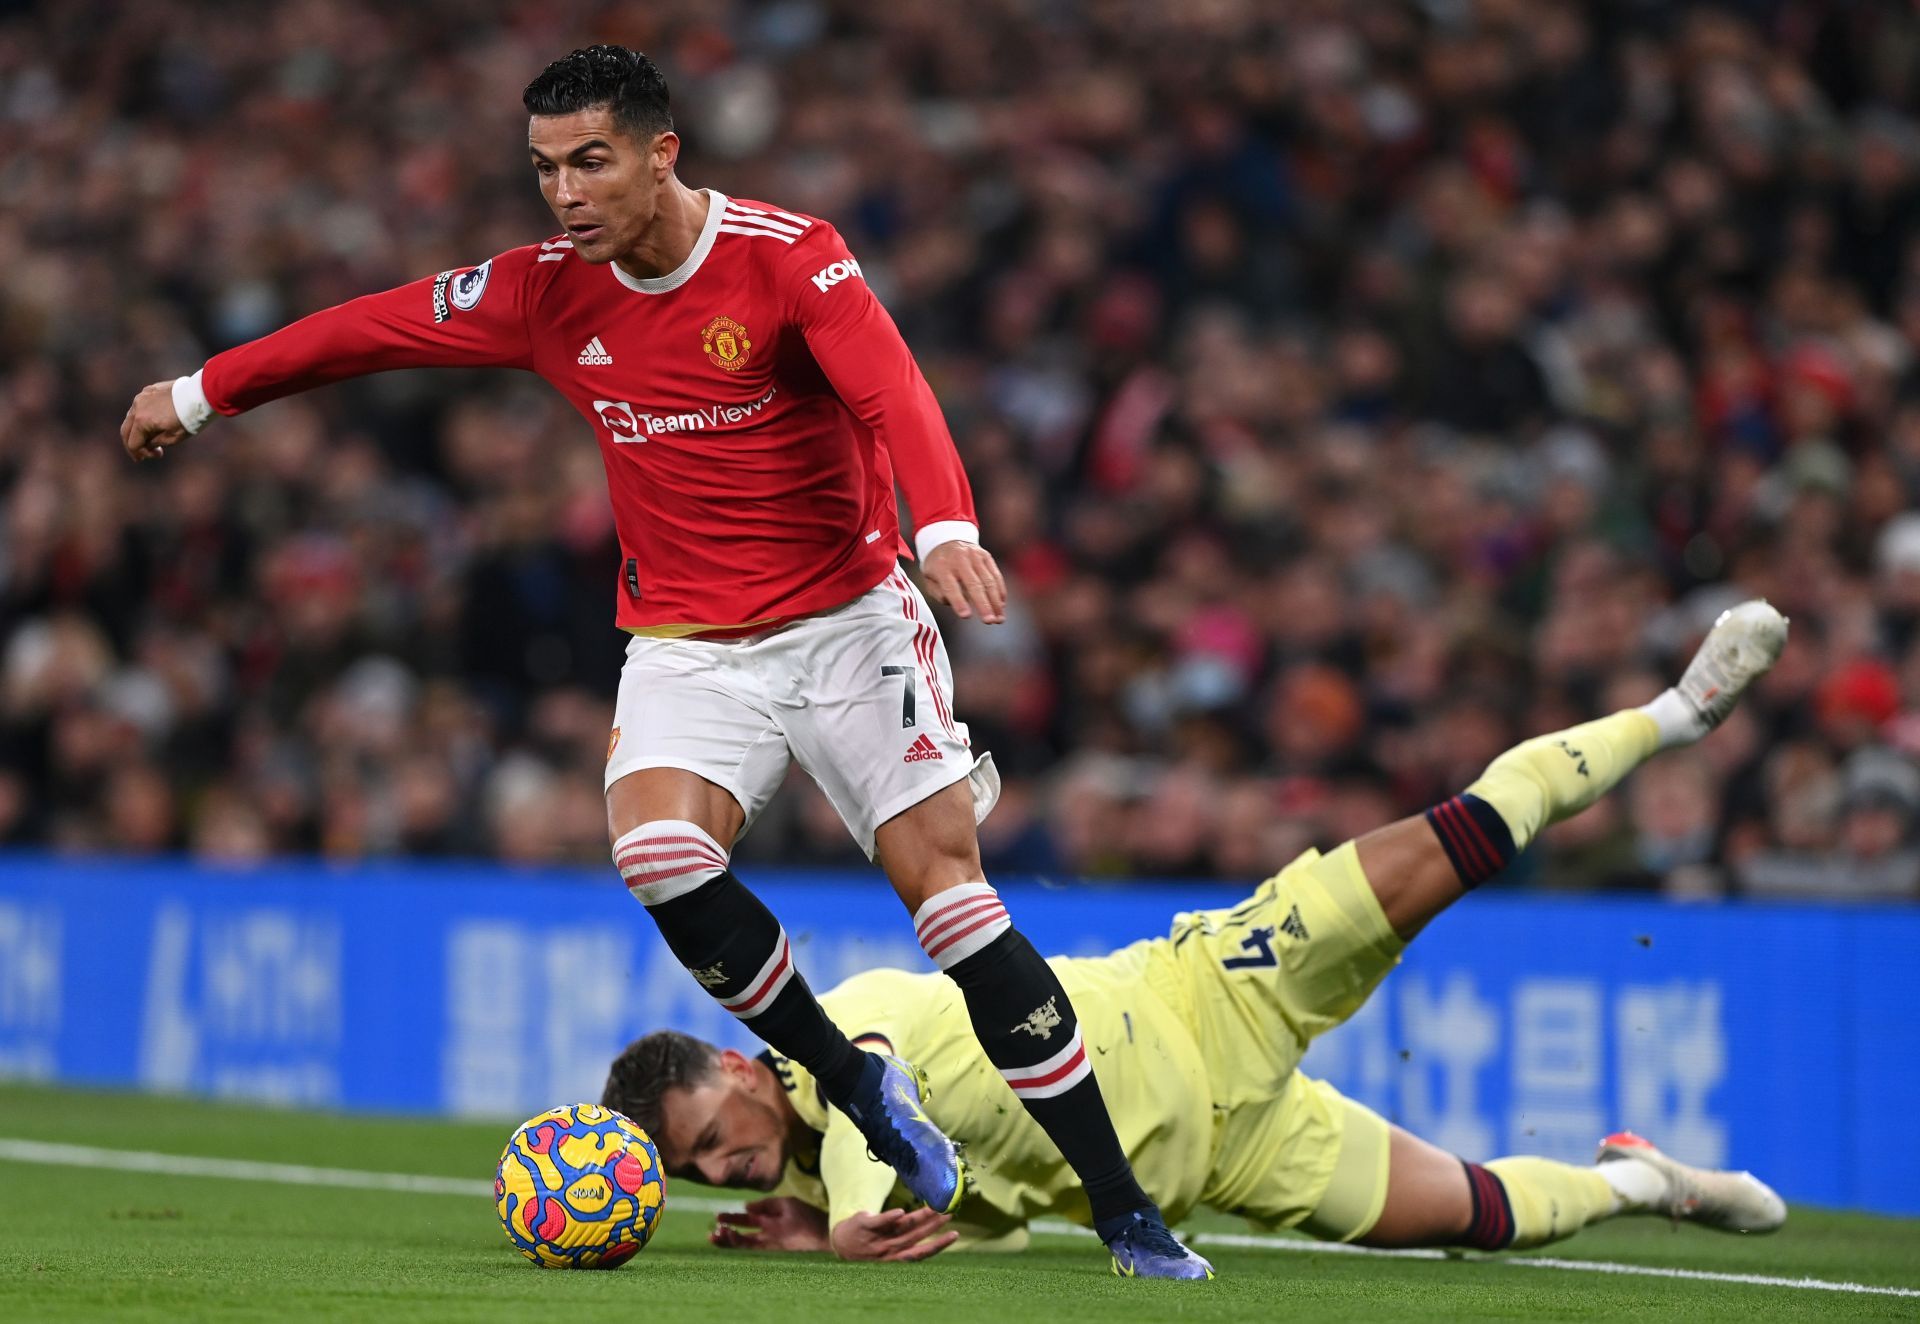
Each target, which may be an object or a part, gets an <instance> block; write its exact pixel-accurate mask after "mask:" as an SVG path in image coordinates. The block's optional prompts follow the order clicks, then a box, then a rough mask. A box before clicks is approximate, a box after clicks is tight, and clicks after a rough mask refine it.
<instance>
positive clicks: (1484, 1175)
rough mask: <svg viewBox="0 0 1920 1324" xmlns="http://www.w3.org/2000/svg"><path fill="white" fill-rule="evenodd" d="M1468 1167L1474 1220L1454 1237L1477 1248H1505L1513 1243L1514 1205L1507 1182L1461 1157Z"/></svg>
mask: <svg viewBox="0 0 1920 1324" xmlns="http://www.w3.org/2000/svg"><path fill="white" fill-rule="evenodd" d="M1460 1166H1461V1167H1463V1168H1465V1169H1466V1170H1467V1189H1468V1191H1469V1192H1471V1194H1472V1195H1473V1221H1472V1222H1471V1223H1469V1224H1467V1230H1466V1232H1465V1233H1463V1234H1462V1235H1461V1236H1459V1237H1457V1238H1456V1239H1455V1240H1454V1243H1453V1244H1454V1245H1456V1246H1471V1247H1472V1248H1473V1249H1475V1250H1505V1249H1506V1248H1507V1247H1508V1246H1510V1245H1512V1244H1513V1205H1512V1203H1511V1202H1509V1201H1508V1199H1507V1188H1506V1184H1505V1183H1504V1182H1502V1181H1501V1180H1500V1179H1499V1178H1498V1177H1496V1176H1494V1175H1493V1173H1491V1172H1489V1171H1488V1170H1487V1169H1485V1168H1483V1167H1481V1166H1480V1165H1479V1164H1478V1163H1468V1162H1466V1161H1465V1160H1464V1159H1463V1160H1461V1163H1460Z"/></svg>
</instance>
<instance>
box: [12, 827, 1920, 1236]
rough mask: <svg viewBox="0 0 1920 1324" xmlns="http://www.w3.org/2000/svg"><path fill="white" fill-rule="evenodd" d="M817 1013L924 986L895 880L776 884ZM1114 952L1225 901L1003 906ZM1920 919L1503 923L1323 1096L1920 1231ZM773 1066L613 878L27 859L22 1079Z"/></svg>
mask: <svg viewBox="0 0 1920 1324" xmlns="http://www.w3.org/2000/svg"><path fill="white" fill-rule="evenodd" d="M752 881H753V883H754V885H755V887H756V888H757V889H758V890H759V891H760V892H761V894H762V895H763V896H764V897H765V898H766V900H767V901H768V902H769V904H770V905H771V906H772V907H773V909H774V910H775V911H776V913H778V914H779V915H780V917H781V919H782V920H783V921H784V923H785V924H786V927H787V930H788V932H789V934H791V935H792V937H793V940H794V944H795V948H796V951H797V953H798V955H799V959H800V963H801V968H802V970H803V971H804V972H805V973H806V974H807V976H808V978H809V980H810V981H811V982H812V983H813V984H814V986H815V987H816V988H825V987H827V986H828V985H831V984H832V983H834V982H835V981H836V980H838V979H841V978H843V977H845V976H846V975H848V974H851V973H853V972H854V971H856V970H860V969H864V968H867V967H870V966H875V965H897V966H905V967H909V968H914V969H924V968H927V963H926V961H925V959H924V958H923V957H922V956H921V954H920V952H919V949H918V948H917V947H916V946H915V944H914V941H913V933H912V928H911V926H910V925H909V924H908V922H907V919H906V916H905V914H904V912H903V911H902V910H901V908H900V907H899V906H898V904H897V903H896V902H895V901H894V900H893V899H892V897H891V895H890V893H889V892H888V889H887V887H886V884H885V882H884V881H883V880H882V879H881V878H880V877H879V876H878V875H877V874H867V875H856V874H844V873H842V874H804V875H802V874H779V875H769V874H765V873H758V874H756V875H755V877H754V878H753V880H752ZM1001 890H1002V892H1003V894H1004V895H1005V896H1006V897H1007V900H1008V903H1009V908H1010V910H1011V911H1012V913H1013V916H1014V918H1015V922H1016V923H1018V924H1019V925H1020V926H1021V928H1022V929H1023V930H1025V931H1026V932H1027V933H1028V934H1029V935H1030V936H1031V937H1032V938H1033V940H1034V942H1035V943H1036V944H1037V945H1038V946H1039V947H1040V948H1041V949H1042V950H1044V951H1048V952H1059V953H1066V954H1069V955H1091V954H1096V953H1100V952H1104V951H1108V950H1111V949H1112V948H1114V947H1117V946H1120V945H1122V944H1124V943H1126V942H1130V941H1132V940H1134V939H1136V938H1141V937H1148V936H1153V935H1156V934H1163V933H1165V932H1166V930H1167V927H1168V923H1169V921H1170V920H1171V918H1172V916H1173V915H1174V913H1175V912H1177V911H1180V910H1188V909H1200V908H1205V907H1211V906H1219V905H1230V904H1232V903H1233V902H1235V901H1236V900H1238V899H1240V897H1241V896H1242V895H1244V893H1245V891H1246V890H1247V889H1245V888H1241V887H1236V886H1225V885H1206V886H1194V885H1164V886H1141V885H1132V886H1127V887H1092V886H1076V887H1064V888H1062V887H1048V886H1042V885H1039V884H1019V883H1006V884H1004V885H1002V888H1001ZM1917 967H1920V911H1914V910H1905V909H1891V908H1867V907H1859V908H1851V907H1838V906H1818V905H1797V904H1795V905H1789V904H1776V905H1715V906H1702V905H1676V904H1670V903H1664V902H1659V901H1649V900H1624V899H1612V898H1579V899H1568V898H1555V897H1543V896H1532V895H1526V894H1517V893H1505V894H1503V893H1500V892H1497V891H1496V892H1489V893H1487V894H1484V895H1478V896H1475V897H1472V898H1470V899H1468V900H1467V901H1466V902H1465V903H1463V904H1462V905H1460V906H1457V907H1455V908H1454V910H1453V911H1451V912H1449V913H1448V914H1447V915H1445V916H1443V917H1442V918H1441V919H1440V920H1438V921H1437V922H1436V923H1435V924H1434V925H1432V926H1431V927H1430V928H1429V929H1428V931H1427V932H1426V933H1424V934H1422V935H1421V937H1420V939H1419V940H1418V941H1417V942H1416V943H1415V944H1414V945H1413V947H1412V948H1411V949H1410V951H1409V953H1408V955H1407V959H1406V961H1405V962H1404V964H1403V965H1402V967H1401V968H1400V969H1399V970H1398V971H1396V972H1395V973H1394V974H1393V975H1392V976H1391V977H1390V978H1389V979H1388V980H1387V982H1386V983H1385V984H1384V985H1383V986H1382V987H1381V989H1380V990H1379V992H1378V993H1376V994H1375V996H1374V998H1373V999H1372V1000H1371V1001H1370V1002H1369V1003H1368V1004H1367V1006H1366V1007H1364V1008H1363V1009H1362V1010H1361V1011H1360V1013H1359V1014H1358V1015H1357V1016H1355V1017H1354V1019H1353V1020H1352V1021H1351V1022H1350V1023H1349V1024H1347V1025H1346V1026H1343V1027H1342V1028H1341V1029H1339V1030H1337V1031H1335V1032H1334V1033H1332V1034H1330V1035H1328V1036H1326V1037H1325V1038H1324V1039H1322V1040H1320V1041H1319V1042H1318V1043H1316V1044H1315V1046H1314V1048H1313V1050H1312V1052H1311V1053H1310V1054H1309V1055H1308V1057H1307V1061H1306V1065H1305V1069H1306V1070H1308V1071H1310V1072H1313V1073H1315V1074H1318V1075H1322V1076H1325V1077H1327V1078H1329V1079H1331V1080H1332V1081H1333V1082H1334V1083H1335V1084H1337V1085H1338V1086H1339V1087H1340V1088H1341V1089H1343V1090H1345V1091H1346V1092H1348V1093H1349V1094H1351V1095H1353V1096H1354V1097H1356V1098H1358V1099H1361V1100H1362V1101H1364V1102H1366V1103H1368V1104H1370V1105H1371V1106H1373V1107H1374V1108H1376V1109H1378V1110H1379V1111H1380V1112H1381V1113H1383V1114H1384V1115H1386V1116H1387V1117H1390V1118H1392V1119H1393V1120H1395V1121H1398V1122H1400V1123H1401V1124H1403V1125H1405V1126H1407V1127H1409V1128H1411V1129H1412V1130H1414V1131H1416V1132H1417V1133H1419V1134H1421V1135H1423V1136H1426V1137H1427V1138H1428V1139H1431V1140H1433V1141H1434V1142H1436V1143H1438V1144H1440V1145H1443V1146H1445V1147H1447V1148H1449V1149H1451V1150H1453V1151H1455V1152H1457V1153H1460V1154H1462V1155H1464V1156H1466V1157H1468V1158H1473V1159H1486V1158H1491V1157H1493V1156H1495V1155H1498V1154H1503V1153H1535V1154H1546V1155H1550V1156H1553V1157H1559V1158H1566V1159H1571V1160H1576V1161H1586V1160H1587V1159H1588V1158H1590V1157H1591V1154H1592V1146H1593V1143H1594V1141H1595V1140H1596V1139H1597V1138H1598V1137H1599V1136H1600V1135H1602V1134H1603V1133H1605V1132H1606V1131H1609V1130H1612V1129H1615V1128H1617V1127H1621V1126H1626V1127H1631V1128H1632V1129H1634V1130H1637V1131H1640V1132H1641V1133H1643V1134H1645V1135H1647V1136H1649V1137H1650V1138H1652V1139H1654V1140H1655V1141H1657V1142H1658V1143H1659V1144H1661V1145H1662V1146H1663V1147H1664V1148H1666V1149H1668V1150H1669V1152H1672V1153H1674V1154H1675V1155H1676V1156H1678V1157H1681V1158H1684V1159H1687V1160H1689V1161H1692V1162H1696V1163H1703V1164H1709V1165H1715V1166H1720V1165H1731V1166H1739V1167H1749V1168H1752V1169H1753V1170H1754V1171H1756V1172H1759V1173H1761V1174H1763V1175H1764V1176H1765V1177H1766V1179H1767V1180H1768V1181H1770V1182H1772V1183H1773V1184H1774V1185H1775V1186H1776V1187H1777V1188H1778V1189H1779V1190H1780V1191H1781V1193H1782V1194H1783V1195H1785V1196H1786V1197H1787V1198H1788V1199H1789V1200H1802V1201H1807V1202H1812V1203H1818V1204H1826V1205H1835V1206H1847V1207H1854V1208H1863V1209H1874V1210H1880V1211H1883V1212H1887V1213H1901V1214H1920V1143H1916V1140H1915V1127H1914V1123H1913V1120H1912V1115H1913V1113H1914V1111H1915V1109H1916V1107H1917V1106H1920V969H1917ZM660 1026H672V1027H675V1028H678V1029H683V1030H687V1031H689V1032H692V1033H696V1034H700V1035H703V1036H705V1037H707V1038H710V1039H713V1040H715V1041H717V1042H721V1043H725V1044H729V1045H733V1046H738V1047H745V1046H747V1045H748V1043H749V1042H750V1039H749V1038H748V1036H746V1035H745V1034H743V1033H742V1031H741V1028H740V1026H739V1025H737V1024H736V1023H735V1022H734V1021H733V1020H732V1018H730V1017H729V1016H727V1015H726V1014H725V1013H724V1012H722V1011H720V1010H719V1009H718V1008H717V1007H716V1006H715V1005H714V1004H713V1003H712V1002H711V1001H710V1000H709V999H708V998H707V997H706V995H705V994H704V993H702V992H701V990H700V988H699V986H698V985H697V984H695V983H694V981H693V980H692V979H691V978H690V977H688V975H687V974H686V972H685V971H684V970H682V969H681V968H680V967H679V966H678V965H676V964H675V963H674V961H673V959H672V957H671V955H670V954H669V953H668V952H667V951H666V949H665V947H664V946H663V945H662V944H661V943H660V941H659V939H658V937H657V935H656V934H655V932H654V930H653V926H652V924H651V923H650V922H649V921H648V919H647V918H646V916H645V914H644V913H643V912H642V911H641V909H640V907H638V906H636V905H634V904H633V903H632V902H631V901H630V900H628V899H627V897H626V896H625V895H624V894H623V892H622V889H621V888H620V886H619V884H618V882H617V880H615V879H614V877H613V875H612V873H611V870H610V869H609V870H608V871H606V872H605V873H604V874H602V873H599V872H595V871H564V872H563V871H522V870H512V869H506V868H500V867H496V866H492V865H487V864H420V863H414V862H408V863H404V864H401V863H395V864H368V865H359V866H354V867H351V868H345V867H332V866H327V865H323V864H317V863H304V862H301V863H288V862H281V863H275V864H273V865H271V866H266V867H261V868H258V869H236V870H221V869H211V868H204V867H195V866H189V865H185V864H181V863H176V862H165V861H157V862H156V861H134V860H129V861H81V862H76V861H71V860H58V859H52V858H49V857H44V856H30V855H0V1077H8V1078H14V1079H33V1080H49V1081H64V1082H73V1083H77V1084H102V1085H113V1086H131V1087H138V1088H143V1089H152V1090H165V1091H184V1092H193V1093H201V1094H208V1095H214V1096H221V1097H230V1098H242V1099H255V1100H265V1101H272V1102H279V1103H289V1104H301V1105H312V1106H320V1107H328V1108H348V1109H378V1110H387V1111H407V1112H423V1113H442V1114H452V1115H468V1116H486V1117H497V1118H500V1119H502V1120H506V1121H515V1120H518V1119H519V1118H521V1117H525V1116H528V1115H530V1114H532V1113H534V1112H536V1111H538V1110H540V1109H542V1108H546V1107H548V1106H551V1105H553V1104H555V1103H562V1102H574V1101H579V1100H589V1099H594V1098H597V1097H598V1094H599V1088H600V1083H601V1081H602V1079H603V1078H604V1075H605V1070H606V1065H607V1062H608V1060H609V1059H610V1058H611V1057H612V1055H613V1054H614V1053H615V1052H617V1051H618V1049H619V1048H620V1046H621V1045H622V1044H624V1043H625V1042H626V1041H627V1040H628V1039H629V1038H631V1037H632V1036H634V1035H636V1034H638V1033H641V1032H643V1031H645V1030H648V1029H652V1028H657V1027H660Z"/></svg>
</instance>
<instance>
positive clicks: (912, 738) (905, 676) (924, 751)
mask: <svg viewBox="0 0 1920 1324" xmlns="http://www.w3.org/2000/svg"><path fill="white" fill-rule="evenodd" d="M773 661H774V663H775V665H776V666H777V675H776V676H775V677H773V678H772V679H771V680H770V682H769V683H770V686H771V688H772V689H774V690H775V691H776V692H778V691H780V690H781V689H782V688H783V684H784V687H785V689H786V690H787V691H788V693H789V695H790V700H789V701H787V702H783V703H781V705H780V707H779V709H778V712H779V716H780V720H781V723H782V726H783V728H784V730H785V731H786V735H787V741H788V744H789V746H790V747H791V749H792V750H793V756H794V758H795V759H797V760H798V761H799V763H800V766H801V767H803V768H805V769H806V770H807V772H808V774H809V775H811V776H812V777H813V779H814V780H815V781H816V782H818V783H819V784H820V789H821V790H822V791H823V792H825V794H826V796H827V799H828V800H829V801H831V802H832V804H833V807H834V808H835V809H836V810H837V811H838V812H839V814H840V817H841V819H842V820H843V821H844V822H845V823H846V825H847V829H848V831H850V832H851V833H852V834H853V836H854V839H855V840H856V841H858V842H859V843H860V846H861V848H862V849H863V850H865V851H866V853H867V854H868V855H869V856H870V857H871V856H873V855H874V853H875V851H874V837H875V833H876V831H877V830H878V828H879V827H880V825H881V824H883V823H885V822H887V821H888V820H889V819H891V818H893V817H895V816H896V815H898V814H900V813H902V812H904V811H906V810H907V809H910V808H911V807H913V806H914V805H916V804H919V803H920V802H921V801H923V800H925V799H927V798H928V797H929V796H931V795H933V794H935V793H936V792H938V791H941V790H944V789H945V788H946V787H948V786H951V785H953V784H954V783H955V782H958V781H961V780H962V779H967V780H969V782H970V790H971V793H972V796H973V800H974V814H975V821H976V822H977V821H978V819H979V818H981V817H984V816H985V811H986V809H988V808H991V806H992V801H993V798H994V796H995V795H997V793H998V788H999V783H998V780H997V778H994V777H993V776H992V769H991V765H990V764H986V765H984V766H982V767H980V768H979V769H976V766H975V764H976V760H975V758H974V754H973V750H972V748H971V746H970V744H969V741H968V737H967V728H966V726H965V724H964V723H962V722H959V721H958V720H956V719H955V717H954V715H953V672H952V668H951V667H950V666H949V665H948V662H947V655H946V647H945V645H944V644H942V643H941V641H940V633H939V631H938V630H937V629H936V628H935V627H934V624H933V615H932V612H931V610H930V609H929V608H928V607H927V604H926V600H925V599H924V598H922V597H921V596H920V593H919V591H918V590H917V589H915V588H914V587H913V584H912V582H911V581H909V580H908V579H907V577H906V575H905V574H904V573H902V572H900V571H897V570H896V571H895V572H894V573H893V574H891V575H889V576H888V577H887V578H886V580H885V581H883V582H882V583H881V584H880V585H878V586H877V587H875V588H874V589H873V590H872V591H870V592H868V593H867V594H865V595H863V596H862V597H860V598H857V599H855V600H854V601H853V602H850V603H848V604H847V605H846V606H844V607H841V608H838V609H837V610H835V611H832V612H827V613H824V614H822V615H820V616H815V617H810V618H808V619H807V620H806V621H803V622H799V623H797V624H796V625H795V626H794V627H792V628H790V629H789V630H786V631H783V632H782V637H781V640H780V648H779V651H778V653H777V654H775V655H773Z"/></svg>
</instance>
